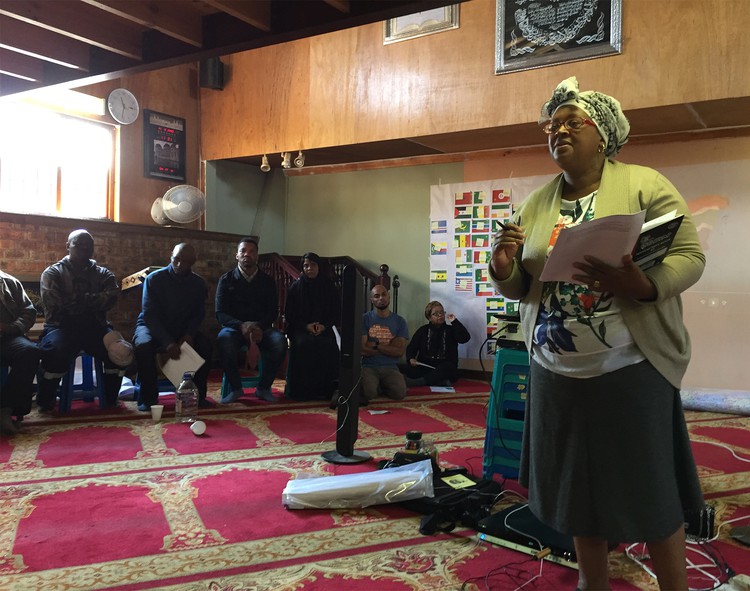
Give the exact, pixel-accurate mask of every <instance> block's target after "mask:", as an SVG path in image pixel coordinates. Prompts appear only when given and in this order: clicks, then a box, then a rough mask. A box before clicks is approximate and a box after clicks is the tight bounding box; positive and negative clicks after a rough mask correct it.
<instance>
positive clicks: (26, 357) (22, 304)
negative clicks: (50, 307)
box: [0, 271, 39, 435]
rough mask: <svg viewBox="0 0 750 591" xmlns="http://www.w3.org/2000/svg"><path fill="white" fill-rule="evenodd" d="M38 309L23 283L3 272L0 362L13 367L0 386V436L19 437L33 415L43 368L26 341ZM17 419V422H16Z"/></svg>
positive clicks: (33, 347) (0, 279) (0, 280)
mask: <svg viewBox="0 0 750 591" xmlns="http://www.w3.org/2000/svg"><path fill="white" fill-rule="evenodd" d="M35 320H36V309H35V308H34V304H32V303H31V300H30V299H29V296H28V295H26V292H25V291H24V289H23V285H21V282H20V281H19V280H18V279H16V278H15V277H13V276H11V275H8V274H7V273H3V272H2V271H0V361H1V362H2V365H3V366H4V367H6V366H9V367H10V371H9V372H8V379H7V380H6V382H5V383H4V384H0V434H2V435H15V434H16V433H18V426H19V424H20V421H21V420H22V418H23V416H24V415H27V414H29V413H30V412H31V398H32V396H33V391H32V386H33V382H34V376H35V375H36V371H37V369H38V368H39V349H38V348H37V346H36V344H35V343H32V342H31V341H30V340H29V339H28V338H26V333H27V332H29V330H30V329H31V327H32V326H34V321H35ZM12 417H16V421H15V422H14V421H13V420H12Z"/></svg>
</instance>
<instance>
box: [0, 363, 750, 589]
mask: <svg viewBox="0 0 750 591" xmlns="http://www.w3.org/2000/svg"><path fill="white" fill-rule="evenodd" d="M219 380H220V376H218V377H217V376H216V375H215V374H214V375H212V376H211V382H210V386H209V397H210V398H211V399H212V400H214V401H215V402H217V401H218V399H219V388H220V381H219ZM283 385H284V384H283V382H281V381H277V382H276V383H275V384H274V392H275V394H276V396H278V397H280V398H281V397H282V396H283ZM454 390H455V391H454V392H433V391H431V390H430V389H429V388H413V389H411V390H410V392H409V396H408V397H407V398H406V400H403V401H398V402H396V401H392V400H387V399H376V400H375V401H373V402H372V403H371V404H370V405H369V406H368V407H363V408H361V409H360V412H359V439H358V441H357V442H356V445H355V448H356V449H357V450H362V451H367V452H368V453H369V454H370V455H371V456H372V459H371V460H370V461H368V462H366V463H364V464H359V465H344V466H342V465H334V464H329V463H327V462H326V461H325V460H323V459H322V457H321V453H323V452H325V451H328V450H331V449H334V448H335V434H336V419H337V417H336V412H335V411H332V410H330V409H329V408H328V406H327V403H326V402H293V401H289V400H283V399H282V400H281V401H280V402H279V403H277V404H273V403H268V402H265V401H262V400H259V399H257V398H256V397H255V396H254V394H253V390H252V389H249V390H247V391H246V395H245V396H244V397H243V398H241V399H240V400H239V401H238V402H236V403H233V404H231V405H226V406H223V405H218V404H217V405H215V406H214V407H212V408H209V409H201V411H200V413H199V414H200V418H201V419H202V420H203V421H205V423H206V425H207V431H206V433H205V434H204V435H202V436H200V437H197V436H195V435H193V434H192V433H191V431H190V430H189V428H188V426H187V425H186V424H182V423H175V422H174V396H173V395H170V394H165V395H162V396H161V397H160V402H162V403H164V405H165V411H164V415H163V417H162V420H161V421H159V422H154V421H152V420H151V417H150V415H149V414H148V413H140V412H138V411H137V409H136V408H135V403H134V402H131V401H121V402H120V405H119V407H118V409H116V410H114V411H100V410H98V408H97V407H96V403H86V402H83V401H76V402H75V403H74V406H73V409H72V411H71V412H70V413H68V414H64V415H60V414H52V415H40V414H38V413H36V411H34V413H32V415H30V416H29V417H28V420H26V421H24V427H23V432H22V433H21V434H20V435H17V436H15V437H13V438H0V590H2V591H6V590H7V591H33V590H37V589H38V590H44V591H53V590H54V591H58V590H59V591H84V590H85V591H93V590H105V589H106V590H109V591H126V590H127V591H136V590H143V589H160V590H165V591H250V590H252V591H271V590H274V591H323V590H326V591H355V590H356V591H363V590H364V591H370V590H376V591H407V590H408V591H432V590H446V591H447V590H456V591H457V590H459V589H462V588H465V589H467V590H470V591H478V590H480V589H482V590H484V589H493V590H497V591H505V590H513V589H516V588H517V587H520V586H521V585H523V584H524V583H526V582H527V581H529V580H530V579H532V578H533V580H531V582H530V583H528V584H527V585H526V586H524V589H532V590H536V591H546V590H558V589H559V590H569V589H574V588H575V586H576V582H577V573H576V572H575V571H574V570H572V569H570V568H566V567H563V566H560V565H557V564H552V563H549V562H542V563H540V562H538V561H535V560H533V559H531V558H530V557H529V556H527V555H526V554H522V553H519V552H515V551H513V550H509V549H506V548H502V547H498V546H493V545H491V544H487V543H485V542H482V541H480V540H478V539H477V536H476V532H474V531H473V530H472V529H470V528H468V527H464V526H462V525H460V524H459V525H458V527H457V528H456V529H455V530H453V531H452V532H450V533H440V534H437V535H433V536H423V535H421V534H420V533H419V524H420V517H421V516H420V515H416V514H414V513H411V512H409V511H407V510H406V509H405V508H404V507H402V506H400V505H397V504H393V505H377V506H371V507H367V508H356V509H346V510H344V509H339V510H330V509H306V510H288V509H285V508H284V507H283V506H282V503H281V493H282V491H283V489H284V487H285V486H286V484H287V482H288V481H289V480H290V479H292V478H297V477H299V476H300V475H307V476H310V475H311V476H328V475H337V474H351V473H355V472H363V471H372V470H375V469H376V468H377V463H378V461H379V460H384V459H390V458H392V457H393V454H394V453H395V452H396V451H399V450H400V449H401V447H402V446H403V441H404V434H405V432H406V431H408V430H413V429H416V430H420V431H422V432H423V433H424V434H425V437H429V438H431V439H432V440H433V441H434V442H435V445H436V447H437V449H438V451H439V461H440V464H441V466H442V467H456V466H463V467H465V468H467V469H468V471H469V472H470V473H473V474H475V475H477V476H480V475H481V471H482V450H483V445H484V436H485V425H486V410H487V403H488V396H489V386H488V385H487V384H485V383H482V382H480V381H473V380H461V381H459V382H458V383H457V384H456V385H455V388H454ZM688 419H689V429H690V433H691V437H692V439H693V449H694V453H695V456H696V460H697V462H698V465H699V470H700V476H701V481H702V484H703V487H704V491H705V494H706V500H707V501H708V502H709V503H712V504H713V505H714V507H715V509H716V524H717V525H719V524H721V523H725V522H727V521H728V520H731V519H734V518H741V517H743V516H747V515H748V514H749V513H750V511H749V510H748V505H749V504H750V503H749V502H748V501H750V469H748V463H747V460H748V459H750V438H749V437H748V435H747V434H748V431H750V417H742V416H736V415H726V414H716V413H705V412H704V413H699V412H689V413H688ZM717 444H718V445H725V446H726V447H719V446H718V445H717ZM732 452H733V453H734V454H736V457H735V456H733V455H732ZM504 486H505V488H506V490H507V491H508V492H506V493H504V494H503V498H501V499H500V504H501V503H502V502H505V501H506V500H507V501H508V502H516V501H517V498H518V497H517V494H525V491H524V490H522V489H521V488H520V487H519V486H518V484H517V483H516V482H515V481H512V480H507V481H505V482H504ZM511 491H515V494H514V493H513V492H511ZM736 525H750V524H749V523H748V520H745V521H744V522H742V521H740V522H736ZM731 527H732V525H726V526H722V527H721V528H720V532H719V539H718V540H717V541H716V542H713V543H712V548H713V549H714V550H715V551H718V552H720V553H721V556H723V558H724V559H725V560H726V562H727V563H728V564H729V565H730V566H731V567H732V568H733V569H734V571H735V572H738V573H739V572H748V571H749V570H750V549H748V548H746V547H744V546H741V545H739V544H738V543H737V542H734V541H733V540H731V539H729V537H728V535H727V533H728V531H729V530H730V529H731ZM689 557H690V555H689ZM692 559H693V560H694V562H699V561H701V560H702V561H703V563H705V559H702V558H699V557H697V555H694V556H692ZM610 567H611V572H612V574H613V580H612V589H613V590H614V591H626V590H636V589H641V590H644V591H647V590H648V591H651V590H655V589H656V588H657V587H656V584H655V582H654V580H653V579H652V578H651V577H649V576H648V575H647V574H646V573H645V572H644V571H643V570H642V569H641V568H640V567H638V566H637V565H635V564H634V563H633V562H632V561H631V560H629V559H628V558H626V557H625V556H624V554H623V549H622V548H619V549H618V550H617V551H615V552H613V553H611V554H610ZM704 570H707V571H709V572H711V573H713V574H715V575H716V576H719V573H718V571H717V570H716V569H713V570H711V569H709V568H706V569H704ZM534 577H535V578H534ZM464 584H465V585H464ZM710 586H712V585H711V584H710V581H709V580H708V579H707V578H706V577H703V575H700V574H699V573H697V571H693V572H692V574H691V587H693V588H708V587H710Z"/></svg>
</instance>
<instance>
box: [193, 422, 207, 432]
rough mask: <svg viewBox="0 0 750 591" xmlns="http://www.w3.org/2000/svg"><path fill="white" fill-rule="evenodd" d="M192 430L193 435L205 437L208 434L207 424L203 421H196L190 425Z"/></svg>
mask: <svg viewBox="0 0 750 591" xmlns="http://www.w3.org/2000/svg"><path fill="white" fill-rule="evenodd" d="M190 430H191V431H192V432H193V435H203V434H204V433H205V432H206V423H204V422H203V421H195V422H194V423H193V424H192V425H190Z"/></svg>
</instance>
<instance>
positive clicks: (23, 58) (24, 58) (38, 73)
mask: <svg viewBox="0 0 750 591" xmlns="http://www.w3.org/2000/svg"><path fill="white" fill-rule="evenodd" d="M0 73H3V74H9V75H11V76H15V77H17V78H22V79H25V80H29V81H30V82H44V68H43V67H42V60H39V59H36V58H33V57H31V56H28V55H24V54H22V53H18V52H16V51H10V50H9V49H3V48H0Z"/></svg>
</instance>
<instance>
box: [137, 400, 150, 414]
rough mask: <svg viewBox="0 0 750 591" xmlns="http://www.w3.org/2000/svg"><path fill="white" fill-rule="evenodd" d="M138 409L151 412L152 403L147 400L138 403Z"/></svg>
mask: <svg viewBox="0 0 750 591" xmlns="http://www.w3.org/2000/svg"><path fill="white" fill-rule="evenodd" d="M138 410H139V411H141V412H149V411H150V410H151V405H150V404H146V403H145V402H140V403H138Z"/></svg>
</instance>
